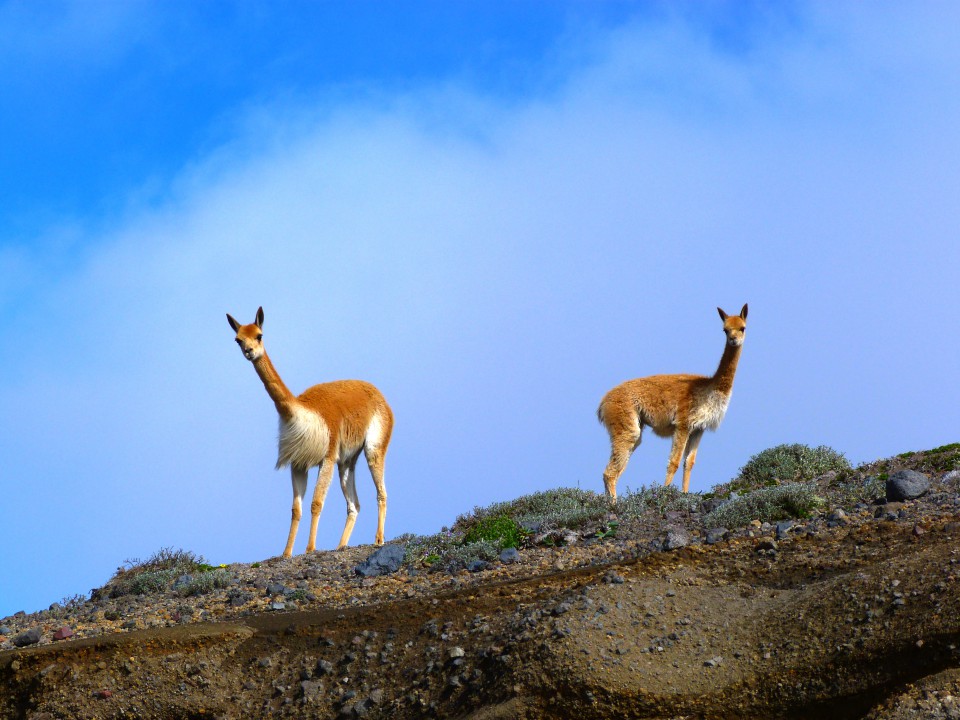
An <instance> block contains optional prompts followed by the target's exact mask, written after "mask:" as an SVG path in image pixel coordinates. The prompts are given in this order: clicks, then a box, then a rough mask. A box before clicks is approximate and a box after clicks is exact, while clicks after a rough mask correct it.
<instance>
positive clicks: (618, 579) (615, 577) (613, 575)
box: [603, 570, 626, 585]
mask: <svg viewBox="0 0 960 720" xmlns="http://www.w3.org/2000/svg"><path fill="white" fill-rule="evenodd" d="M603 582H605V583H607V584H608V585H622V584H623V583H624V582H626V580H624V577H623V575H621V574H619V573H617V572H614V571H613V570H610V571H608V572H607V574H606V575H604V576H603Z"/></svg>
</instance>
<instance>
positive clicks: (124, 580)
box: [94, 548, 227, 597]
mask: <svg viewBox="0 0 960 720" xmlns="http://www.w3.org/2000/svg"><path fill="white" fill-rule="evenodd" d="M183 575H196V576H197V578H198V579H197V585H196V587H197V588H202V587H206V586H207V585H210V584H213V586H215V587H223V585H216V583H218V582H220V580H218V579H217V578H219V576H220V575H223V576H226V575H227V573H226V571H223V570H220V569H217V568H214V567H213V566H211V565H208V564H207V563H206V561H205V560H204V558H203V557H202V556H198V555H195V554H194V553H192V552H190V551H188V550H174V549H172V548H160V550H158V551H157V552H155V553H154V554H153V555H151V556H150V557H149V558H147V559H146V560H139V559H132V560H126V561H125V562H124V565H123V566H122V567H120V568H118V569H117V572H116V574H114V576H113V577H112V578H111V579H110V581H109V582H108V583H107V584H106V585H105V586H104V587H103V588H101V589H100V590H98V591H95V592H94V594H95V595H100V594H103V593H106V594H108V595H109V596H110V597H120V596H122V595H145V594H149V593H158V592H165V591H166V590H168V589H170V587H171V585H172V584H173V582H174V580H176V579H177V578H178V577H181V576H183ZM205 575H213V576H214V577H212V578H204V579H203V580H200V579H199V578H201V577H203V576H205ZM211 589H212V587H211ZM188 594H198V593H188Z"/></svg>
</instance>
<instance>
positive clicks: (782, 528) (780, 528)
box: [776, 520, 793, 540]
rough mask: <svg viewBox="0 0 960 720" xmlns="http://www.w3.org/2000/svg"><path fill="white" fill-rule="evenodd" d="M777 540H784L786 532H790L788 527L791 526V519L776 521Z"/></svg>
mask: <svg viewBox="0 0 960 720" xmlns="http://www.w3.org/2000/svg"><path fill="white" fill-rule="evenodd" d="M776 527H777V540H784V539H786V537H787V533H788V532H790V528H792V527H793V520H784V521H783V522H778V523H777V526H776Z"/></svg>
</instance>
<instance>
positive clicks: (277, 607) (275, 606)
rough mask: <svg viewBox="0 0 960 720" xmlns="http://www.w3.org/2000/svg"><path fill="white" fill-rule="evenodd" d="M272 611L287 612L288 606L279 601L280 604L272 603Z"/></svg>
mask: <svg viewBox="0 0 960 720" xmlns="http://www.w3.org/2000/svg"><path fill="white" fill-rule="evenodd" d="M270 609H271V610H286V609H287V604H286V603H284V602H279V601H278V602H272V603H270Z"/></svg>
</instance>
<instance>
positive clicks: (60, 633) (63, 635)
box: [53, 625, 73, 640]
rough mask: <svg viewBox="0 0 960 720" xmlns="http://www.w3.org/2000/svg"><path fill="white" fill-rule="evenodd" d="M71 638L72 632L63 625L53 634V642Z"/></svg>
mask: <svg viewBox="0 0 960 720" xmlns="http://www.w3.org/2000/svg"><path fill="white" fill-rule="evenodd" d="M72 637H73V630H71V629H70V628H68V627H67V626H66V625H64V626H63V627H62V628H60V629H59V630H57V631H56V632H55V633H54V634H53V639H54V640H66V639H68V638H72Z"/></svg>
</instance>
